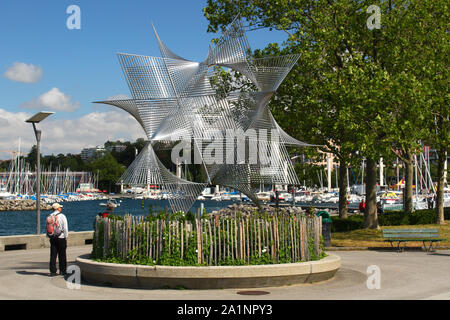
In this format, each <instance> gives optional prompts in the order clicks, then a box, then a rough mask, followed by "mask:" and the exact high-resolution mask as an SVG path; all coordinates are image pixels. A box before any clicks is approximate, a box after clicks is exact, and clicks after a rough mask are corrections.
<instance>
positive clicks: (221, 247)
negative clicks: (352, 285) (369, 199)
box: [92, 213, 324, 266]
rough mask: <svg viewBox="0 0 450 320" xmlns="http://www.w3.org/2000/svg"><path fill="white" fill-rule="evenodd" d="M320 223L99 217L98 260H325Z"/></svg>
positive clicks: (295, 218)
mask: <svg viewBox="0 0 450 320" xmlns="http://www.w3.org/2000/svg"><path fill="white" fill-rule="evenodd" d="M321 225H322V224H321V218H320V217H316V216H312V217H307V216H305V215H302V214H295V215H292V214H291V215H288V214H282V213H279V214H276V215H258V214H255V215H246V216H242V215H240V214H239V213H238V214H234V215H231V216H224V215H204V216H203V217H194V216H191V218H187V217H185V216H183V215H177V216H176V217H175V216H172V217H167V216H163V217H154V216H148V217H135V216H131V215H126V216H124V217H112V218H101V217H97V218H96V222H95V233H94V239H93V242H94V243H93V252H92V257H93V258H94V259H98V260H102V261H109V262H119V263H135V264H136V263H137V264H149V265H155V264H161V265H205V266H214V265H247V264H269V263H289V262H300V261H311V260H317V259H320V258H321V257H322V256H323V253H324V252H323V245H322V238H321V234H322V230H321Z"/></svg>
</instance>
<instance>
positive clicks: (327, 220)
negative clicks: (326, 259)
mask: <svg viewBox="0 0 450 320" xmlns="http://www.w3.org/2000/svg"><path fill="white" fill-rule="evenodd" d="M316 216H318V217H322V236H323V242H324V245H325V247H331V217H330V214H329V213H328V212H327V211H325V210H321V211H318V212H317V213H316Z"/></svg>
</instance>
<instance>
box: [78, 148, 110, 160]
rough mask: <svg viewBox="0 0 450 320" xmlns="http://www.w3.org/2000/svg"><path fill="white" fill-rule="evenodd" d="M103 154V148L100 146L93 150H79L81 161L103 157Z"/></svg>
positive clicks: (104, 151)
mask: <svg viewBox="0 0 450 320" xmlns="http://www.w3.org/2000/svg"><path fill="white" fill-rule="evenodd" d="M105 153H106V150H105V148H103V147H100V146H96V147H94V148H84V149H83V150H81V159H83V160H84V161H89V160H94V159H98V158H101V157H103V156H104V155H105Z"/></svg>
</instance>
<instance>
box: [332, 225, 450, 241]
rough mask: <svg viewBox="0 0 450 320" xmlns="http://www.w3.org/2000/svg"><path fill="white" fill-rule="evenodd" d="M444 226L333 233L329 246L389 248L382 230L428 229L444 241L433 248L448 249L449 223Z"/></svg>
mask: <svg viewBox="0 0 450 320" xmlns="http://www.w3.org/2000/svg"><path fill="white" fill-rule="evenodd" d="M445 222H446V224H445V225H437V224H424V225H414V226H385V227H381V228H380V230H369V229H359V230H353V231H348V232H333V233H332V234H331V246H333V247H390V246H391V244H390V243H389V242H385V241H384V240H383V238H382V230H383V229H428V228H437V229H438V230H439V237H440V238H444V239H446V240H445V241H441V242H438V243H434V244H433V246H435V245H438V246H449V247H450V221H448V220H447V221H445ZM406 246H407V247H418V246H423V243H422V242H421V241H420V242H408V243H407V244H406Z"/></svg>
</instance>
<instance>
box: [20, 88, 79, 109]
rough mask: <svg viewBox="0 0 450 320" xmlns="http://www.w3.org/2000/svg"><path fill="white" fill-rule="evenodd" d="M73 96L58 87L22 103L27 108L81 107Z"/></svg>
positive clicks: (22, 106)
mask: <svg viewBox="0 0 450 320" xmlns="http://www.w3.org/2000/svg"><path fill="white" fill-rule="evenodd" d="M71 99H72V97H71V96H70V95H68V94H65V93H63V92H61V91H59V89H58V88H52V89H51V90H50V91H48V92H46V93H43V94H42V95H40V96H39V98H37V99H34V100H31V101H28V102H25V103H23V104H22V105H20V107H21V108H25V109H42V108H46V109H49V110H56V111H74V110H75V109H77V108H79V107H80V103H79V102H78V101H77V102H75V103H73V102H72V101H71Z"/></svg>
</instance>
